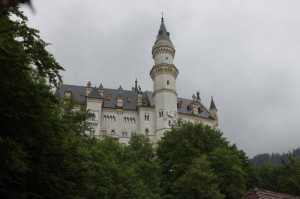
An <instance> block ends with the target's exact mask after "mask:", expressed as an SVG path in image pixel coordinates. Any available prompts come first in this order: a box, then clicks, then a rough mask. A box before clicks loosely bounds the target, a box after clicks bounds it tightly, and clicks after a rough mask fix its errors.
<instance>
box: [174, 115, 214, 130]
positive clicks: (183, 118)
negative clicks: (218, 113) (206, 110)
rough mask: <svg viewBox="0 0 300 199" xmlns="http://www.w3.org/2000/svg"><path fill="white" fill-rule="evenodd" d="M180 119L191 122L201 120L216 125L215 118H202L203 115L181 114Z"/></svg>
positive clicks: (205, 123)
mask: <svg viewBox="0 0 300 199" xmlns="http://www.w3.org/2000/svg"><path fill="white" fill-rule="evenodd" d="M178 119H181V120H183V121H185V122H191V123H196V122H201V123H202V124H204V125H208V126H211V127H215V121H214V120H207V119H205V118H201V117H197V116H191V115H185V114H179V115H178Z"/></svg>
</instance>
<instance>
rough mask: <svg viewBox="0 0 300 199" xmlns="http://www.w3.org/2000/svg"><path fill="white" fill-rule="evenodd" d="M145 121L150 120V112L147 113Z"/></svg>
mask: <svg viewBox="0 0 300 199" xmlns="http://www.w3.org/2000/svg"><path fill="white" fill-rule="evenodd" d="M144 117H145V121H149V120H150V115H149V113H145V116H144Z"/></svg>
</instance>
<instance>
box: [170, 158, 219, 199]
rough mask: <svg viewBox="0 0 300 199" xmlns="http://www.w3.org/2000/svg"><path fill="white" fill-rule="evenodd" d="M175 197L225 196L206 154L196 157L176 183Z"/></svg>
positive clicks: (215, 197)
mask: <svg viewBox="0 0 300 199" xmlns="http://www.w3.org/2000/svg"><path fill="white" fill-rule="evenodd" d="M173 189H174V193H175V198H178V199H179V198H180V199H181V198H182V199H192V198H207V199H219V198H224V195H222V194H221V193H220V190H219V183H218V177H217V176H216V175H215V174H214V171H213V170H212V168H211V164H210V161H209V160H208V159H207V158H206V156H205V155H203V156H201V157H199V158H196V159H195V160H194V161H193V164H192V165H190V166H189V168H188V170H187V171H186V173H185V174H184V175H182V176H181V177H180V178H179V179H178V180H177V181H175V183H174V188H173Z"/></svg>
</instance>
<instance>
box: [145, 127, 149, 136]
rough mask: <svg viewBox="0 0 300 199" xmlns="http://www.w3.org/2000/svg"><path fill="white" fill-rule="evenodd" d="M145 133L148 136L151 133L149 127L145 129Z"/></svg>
mask: <svg viewBox="0 0 300 199" xmlns="http://www.w3.org/2000/svg"><path fill="white" fill-rule="evenodd" d="M145 134H146V135H147V136H148V135H149V129H148V128H146V129H145Z"/></svg>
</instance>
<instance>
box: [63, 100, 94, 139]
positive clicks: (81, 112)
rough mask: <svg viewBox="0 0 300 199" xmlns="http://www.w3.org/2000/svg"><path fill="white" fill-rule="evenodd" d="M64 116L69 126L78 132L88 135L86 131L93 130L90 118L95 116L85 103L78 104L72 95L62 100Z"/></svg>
mask: <svg viewBox="0 0 300 199" xmlns="http://www.w3.org/2000/svg"><path fill="white" fill-rule="evenodd" d="M60 106H61V110H62V118H63V119H64V120H65V121H67V124H69V128H70V129H72V131H73V132H74V133H76V134H81V135H83V136H86V134H85V132H86V131H90V130H91V126H90V123H89V122H88V120H89V119H91V118H93V117H94V114H93V113H90V111H89V110H87V108H86V106H85V105H81V104H78V103H77V102H76V100H75V98H74V97H73V96H72V95H71V96H70V97H69V98H65V99H64V101H62V102H61V105H60Z"/></svg>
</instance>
